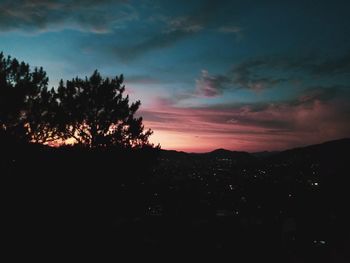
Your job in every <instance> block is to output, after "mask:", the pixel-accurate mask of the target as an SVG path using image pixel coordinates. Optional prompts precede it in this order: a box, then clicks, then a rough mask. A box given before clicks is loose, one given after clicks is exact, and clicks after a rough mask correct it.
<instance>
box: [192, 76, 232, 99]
mask: <svg viewBox="0 0 350 263" xmlns="http://www.w3.org/2000/svg"><path fill="white" fill-rule="evenodd" d="M229 83H230V80H229V79H228V78H227V77H226V76H223V75H216V76H211V75H209V73H208V71H206V70H203V71H202V75H201V76H200V78H199V79H196V90H195V94H196V95H199V96H204V97H216V96H218V95H220V94H222V92H223V90H224V89H225V88H226V85H227V84H229Z"/></svg>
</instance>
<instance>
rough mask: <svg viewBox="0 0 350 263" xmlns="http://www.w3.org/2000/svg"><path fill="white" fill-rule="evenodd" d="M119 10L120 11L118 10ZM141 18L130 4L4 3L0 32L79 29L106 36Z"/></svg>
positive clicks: (76, 0) (79, 1)
mask: <svg viewBox="0 0 350 263" xmlns="http://www.w3.org/2000/svg"><path fill="white" fill-rule="evenodd" d="M115 6H119V7H120V8H119V10H117V11H116V10H115V9H114V7H115ZM136 17H137V14H136V13H135V11H134V10H133V9H132V8H131V7H130V5H127V1H126V0H117V1H112V0H102V1H93V0H86V1H85V0H84V1H83V0H72V1H68V0H17V1H14V0H5V1H1V2H0V31H13V30H16V31H25V32H28V31H31V32H38V31H39V32H40V31H55V30H59V29H66V28H69V29H78V30H83V31H91V32H95V33H105V32H108V31H110V30H111V29H112V28H113V26H115V25H116V24H118V23H121V22H123V21H125V20H130V19H135V18H136Z"/></svg>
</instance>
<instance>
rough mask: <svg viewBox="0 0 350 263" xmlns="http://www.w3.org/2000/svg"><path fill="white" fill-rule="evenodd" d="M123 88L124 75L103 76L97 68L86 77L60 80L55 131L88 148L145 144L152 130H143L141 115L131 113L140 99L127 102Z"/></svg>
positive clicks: (137, 107)
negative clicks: (56, 127)
mask: <svg viewBox="0 0 350 263" xmlns="http://www.w3.org/2000/svg"><path fill="white" fill-rule="evenodd" d="M124 91H125V86H124V85H123V75H120V76H119V77H118V76H117V77H115V78H112V79H109V78H105V79H104V78H102V77H101V75H100V73H99V72H98V71H97V70H96V71H95V72H94V73H93V74H92V75H91V77H89V78H87V77H86V78H85V79H80V78H75V79H72V80H71V81H67V82H66V83H64V82H63V81H62V80H61V82H60V85H59V87H58V90H57V94H56V99H57V101H58V103H59V107H58V109H59V111H58V114H57V124H58V130H59V131H60V132H61V133H62V135H63V137H64V138H65V139H68V138H74V139H75V140H76V141H77V142H78V143H79V144H82V145H86V146H89V147H101V146H121V147H126V148H128V147H131V148H133V147H142V146H144V145H147V144H148V137H149V136H150V135H151V134H152V131H151V130H147V131H144V126H143V124H142V117H135V116H134V115H135V113H136V111H137V110H138V109H139V106H140V101H136V102H135V103H131V104H130V103H129V97H128V96H123V94H124ZM129 104H130V105H129Z"/></svg>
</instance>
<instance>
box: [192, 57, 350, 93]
mask: <svg viewBox="0 0 350 263" xmlns="http://www.w3.org/2000/svg"><path fill="white" fill-rule="evenodd" d="M296 73H299V75H298V79H300V80H303V79H305V78H310V77H312V78H315V77H317V78H319V77H327V78H329V77H330V78H333V81H332V82H333V87H332V88H331V89H327V90H328V91H329V92H333V93H334V92H337V90H339V89H342V88H344V87H341V84H340V83H338V82H339V81H340V80H339V79H338V77H339V76H340V75H344V76H348V77H349V76H350V54H345V55H343V56H339V57H333V58H328V59H327V58H321V57H315V56H313V57H311V56H309V57H300V58H290V57H286V56H272V57H265V58H256V59H250V60H246V61H243V62H241V63H238V64H236V65H234V66H233V68H232V69H231V70H230V71H228V72H226V73H224V74H217V75H209V73H208V72H207V71H205V70H204V71H203V72H202V75H201V76H200V78H199V79H197V80H196V93H197V94H198V95H204V96H206V97H215V96H218V95H221V94H222V92H223V91H224V90H225V89H231V90H232V89H240V88H241V89H249V90H253V91H261V90H264V89H268V88H272V87H275V86H278V85H280V84H283V83H289V84H293V82H294V81H295V74H296ZM316 89H317V88H316Z"/></svg>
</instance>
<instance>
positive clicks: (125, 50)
mask: <svg viewBox="0 0 350 263" xmlns="http://www.w3.org/2000/svg"><path fill="white" fill-rule="evenodd" d="M220 8H222V5H221V4H220V3H219V2H217V1H203V2H201V3H200V4H199V6H198V8H196V10H195V11H194V12H192V13H190V14H187V15H183V16H175V17H168V16H163V15H157V16H153V17H152V21H153V22H159V23H161V24H162V25H163V27H162V29H161V30H160V31H158V32H156V33H154V34H152V35H151V36H150V37H148V38H147V39H146V40H144V41H142V42H139V43H135V44H131V45H130V46H127V47H125V46H116V47H113V53H114V54H116V55H117V56H118V57H119V58H121V59H123V60H132V59H136V58H138V57H140V56H142V55H143V54H145V53H148V52H150V51H154V50H159V49H163V48H166V47H169V46H173V45H175V44H176V43H177V42H178V41H181V40H183V39H186V38H188V37H191V36H193V35H195V34H198V33H199V32H201V31H202V30H203V29H205V28H207V27H208V26H209V25H210V24H211V23H212V22H215V19H216V18H217V16H216V15H217V11H218V10H219V9H220Z"/></svg>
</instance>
